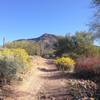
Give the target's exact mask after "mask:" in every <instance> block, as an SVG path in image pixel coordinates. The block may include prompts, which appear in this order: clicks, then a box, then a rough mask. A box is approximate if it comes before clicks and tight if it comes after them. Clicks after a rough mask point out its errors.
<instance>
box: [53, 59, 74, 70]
mask: <svg viewBox="0 0 100 100" xmlns="http://www.w3.org/2000/svg"><path fill="white" fill-rule="evenodd" d="M54 63H55V64H56V65H57V67H58V69H59V70H63V71H65V70H67V71H73V70H74V65H75V61H74V60H73V59H71V58H70V57H61V58H57V59H55V60H54Z"/></svg>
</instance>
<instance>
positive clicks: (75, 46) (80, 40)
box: [56, 32, 100, 58]
mask: <svg viewBox="0 0 100 100" xmlns="http://www.w3.org/2000/svg"><path fill="white" fill-rule="evenodd" d="M56 54H57V55H59V56H61V55H63V54H67V55H69V56H71V57H72V58H77V57H79V56H83V55H85V56H96V55H100V48H99V47H96V46H94V45H93V36H92V34H91V33H87V32H77V33H76V34H75V35H74V36H66V37H61V38H59V39H58V43H57V44H56Z"/></svg>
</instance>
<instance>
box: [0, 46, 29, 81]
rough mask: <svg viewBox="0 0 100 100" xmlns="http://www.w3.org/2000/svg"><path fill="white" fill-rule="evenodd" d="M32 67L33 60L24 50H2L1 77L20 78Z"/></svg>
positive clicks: (0, 56) (0, 54)
mask: <svg viewBox="0 0 100 100" xmlns="http://www.w3.org/2000/svg"><path fill="white" fill-rule="evenodd" d="M30 66H31V60H30V58H29V56H28V54H27V52H26V51H25V50H24V49H19V48H18V49H2V50H0V75H3V76H4V77H6V78H7V79H9V80H11V79H13V78H14V79H15V78H17V77H20V75H21V73H23V72H25V71H26V70H28V68H29V67H30Z"/></svg>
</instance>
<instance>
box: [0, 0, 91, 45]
mask: <svg viewBox="0 0 100 100" xmlns="http://www.w3.org/2000/svg"><path fill="white" fill-rule="evenodd" d="M90 2H91V0H0V44H2V37H3V36H5V37H6V40H7V41H12V40H15V39H20V38H34V37H37V36H40V35H42V34H43V33H52V34H56V35H65V34H66V33H69V32H70V33H75V32H76V31H82V30H83V31H84V30H88V26H87V24H88V23H89V21H90V19H91V17H92V9H91V8H90Z"/></svg>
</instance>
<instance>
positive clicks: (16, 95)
mask: <svg viewBox="0 0 100 100" xmlns="http://www.w3.org/2000/svg"><path fill="white" fill-rule="evenodd" d="M97 88H98V87H97V85H96V84H95V83H94V82H92V81H90V80H80V79H75V78H74V76H73V75H72V74H71V73H69V74H68V73H65V74H63V73H62V72H60V71H58V70H57V68H56V66H55V65H54V64H52V62H51V60H48V59H44V58H41V57H34V58H33V67H32V69H31V71H30V73H28V75H27V78H26V79H25V80H24V81H23V83H22V84H20V85H14V86H11V87H10V86H5V87H3V91H1V93H2V94H0V95H4V94H5V95H4V96H3V99H0V100H29V99H30V100H95V99H94V97H95V93H96V89H97ZM98 93H99V92H98ZM1 98H2V97H1ZM80 98H81V99H80ZM97 100H99V99H97Z"/></svg>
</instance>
